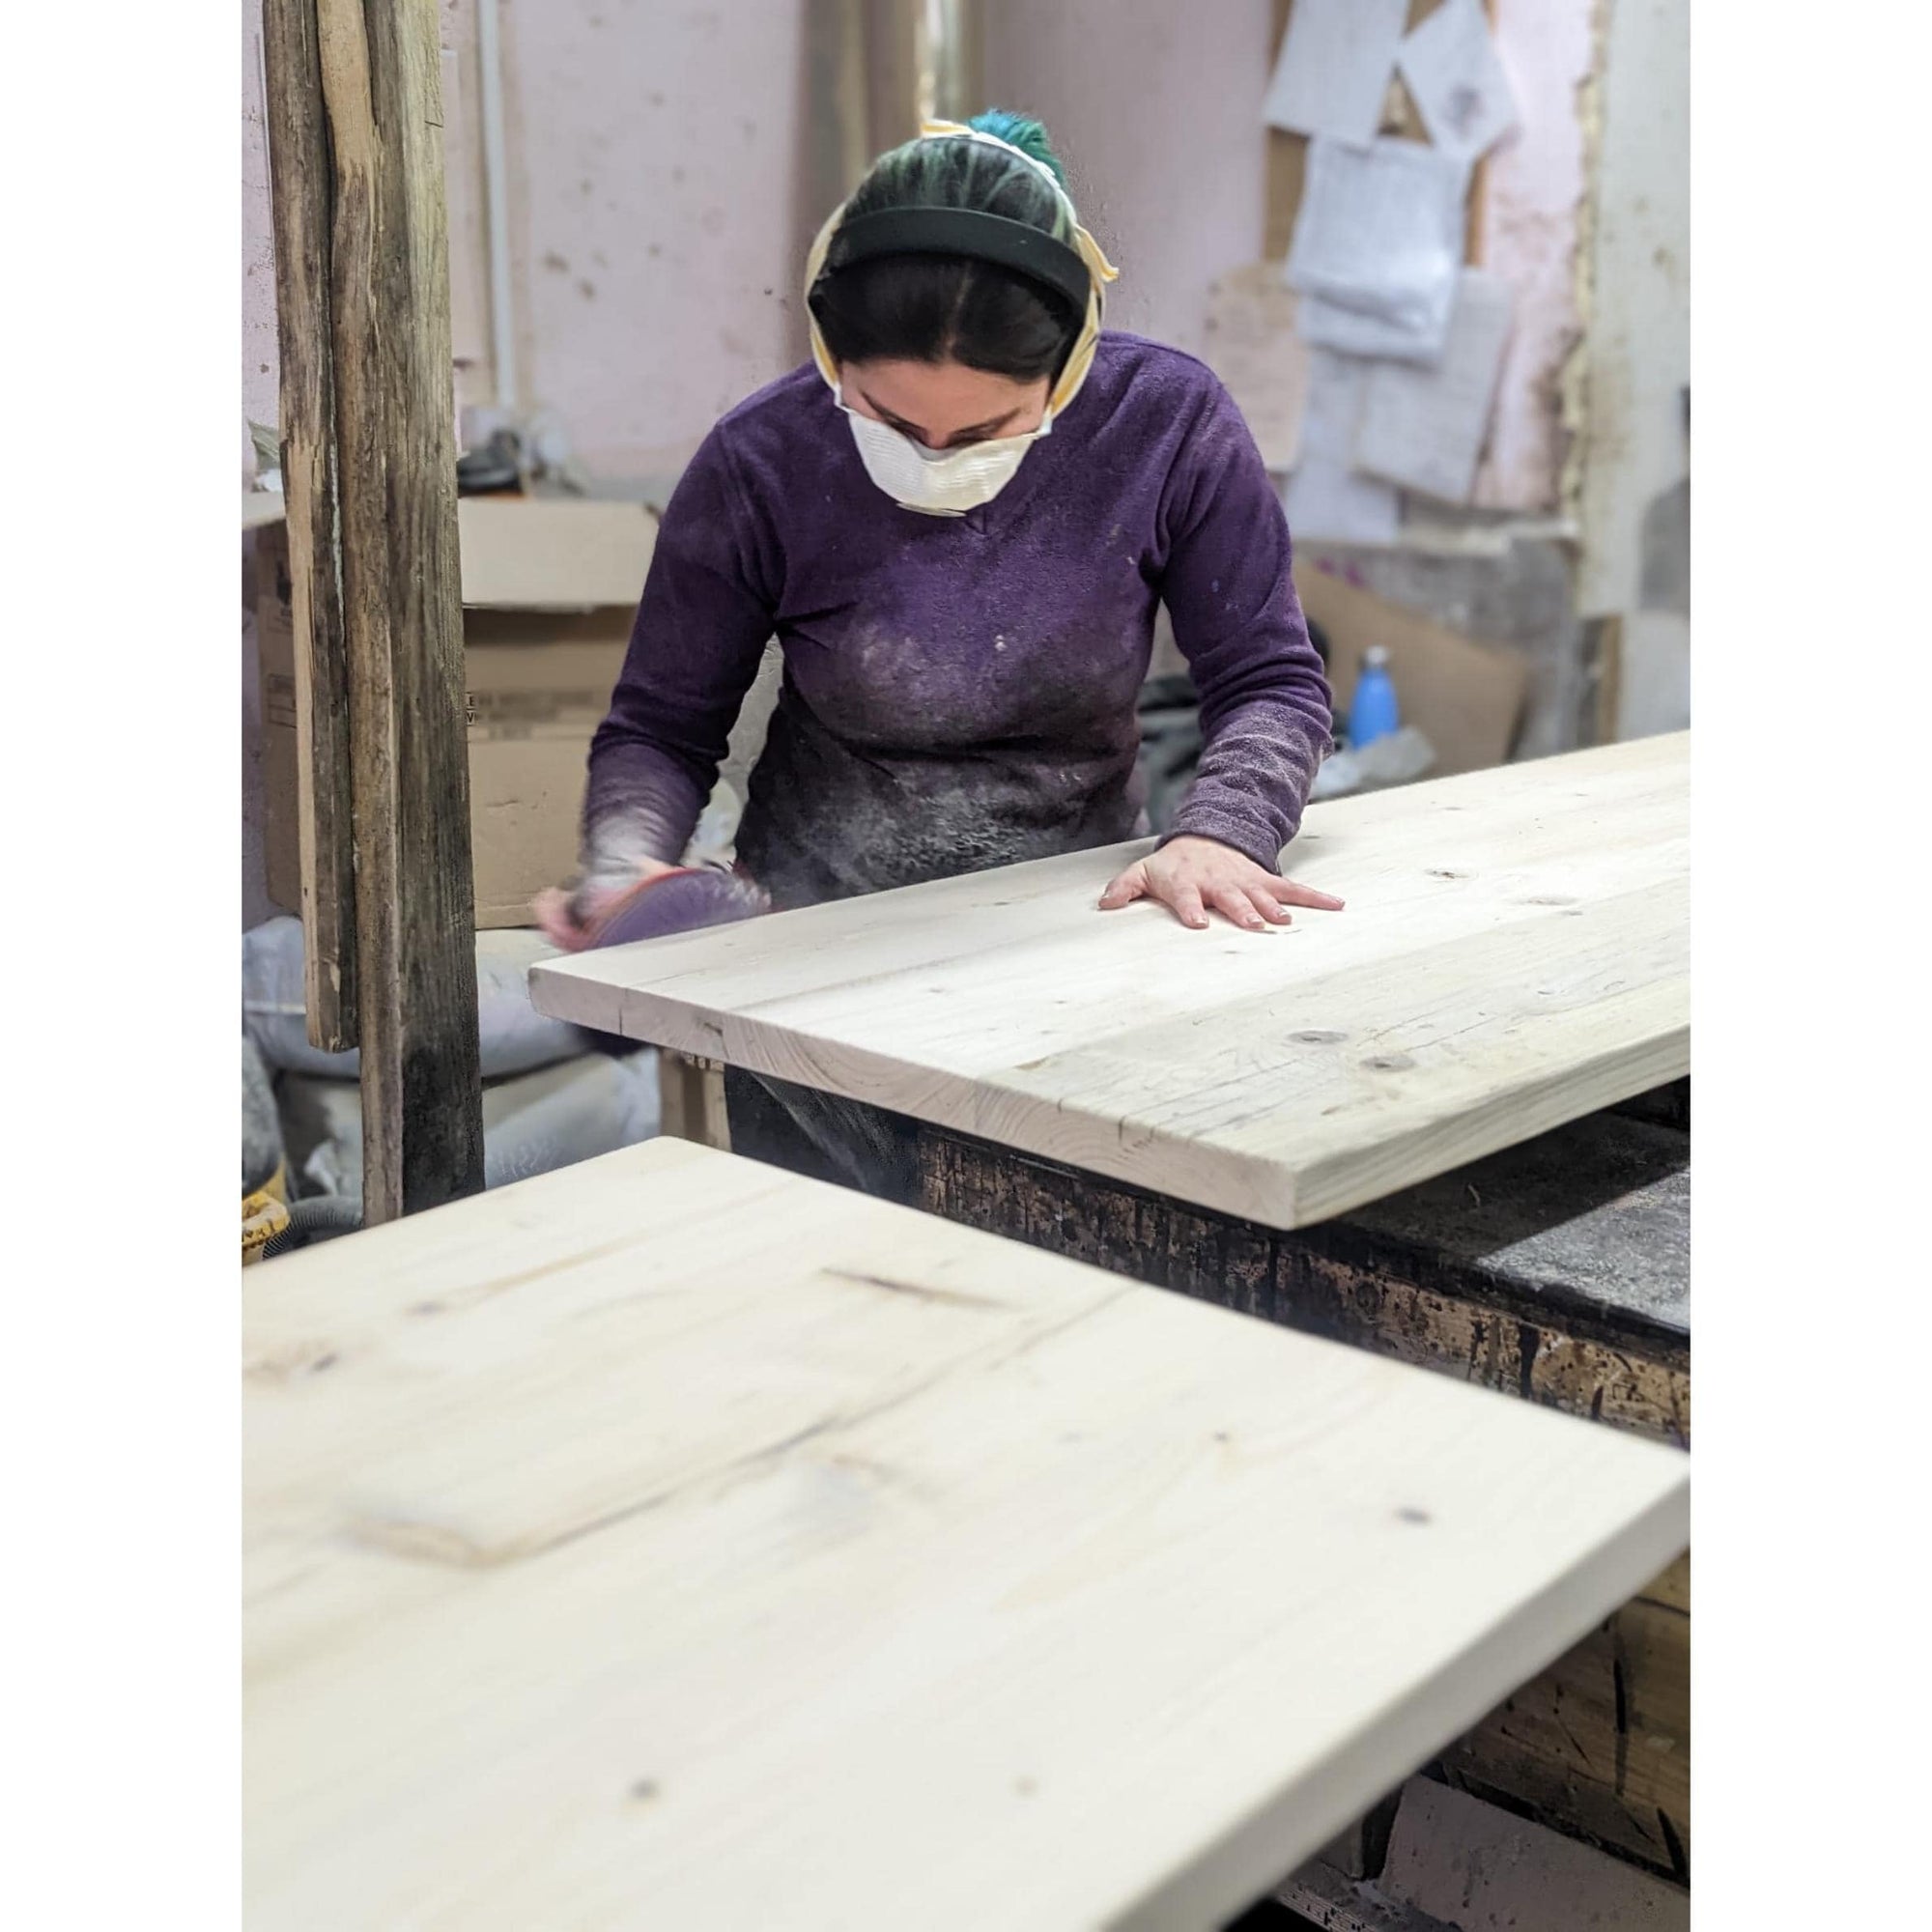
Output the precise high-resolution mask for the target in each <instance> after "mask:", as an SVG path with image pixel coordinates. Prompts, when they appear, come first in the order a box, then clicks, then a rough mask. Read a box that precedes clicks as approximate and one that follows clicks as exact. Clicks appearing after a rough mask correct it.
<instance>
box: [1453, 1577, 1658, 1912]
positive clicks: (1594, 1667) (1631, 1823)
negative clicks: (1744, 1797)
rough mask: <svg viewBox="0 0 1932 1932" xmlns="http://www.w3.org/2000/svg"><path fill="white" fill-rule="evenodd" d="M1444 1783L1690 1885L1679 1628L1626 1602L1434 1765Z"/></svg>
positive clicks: (1652, 1609) (1644, 1604)
mask: <svg viewBox="0 0 1932 1932" xmlns="http://www.w3.org/2000/svg"><path fill="white" fill-rule="evenodd" d="M1442 1764H1443V1769H1444V1770H1445V1771H1446V1772H1447V1773H1448V1775H1449V1776H1450V1777H1451V1780H1452V1781H1453V1782H1455V1783H1458V1784H1461V1785H1463V1787H1464V1788H1465V1789H1468V1790H1470V1791H1473V1792H1475V1793H1476V1794H1477V1795H1478V1796H1489V1797H1500V1798H1502V1799H1505V1800H1506V1801H1508V1802H1509V1803H1510V1804H1513V1805H1515V1806H1518V1807H1520V1808H1521V1809H1523V1810H1525V1811H1527V1812H1528V1813H1529V1814H1530V1815H1531V1816H1533V1817H1535V1818H1537V1819H1538V1820H1539V1821H1540V1822H1548V1821H1552V1820H1553V1821H1558V1822H1559V1823H1560V1825H1561V1827H1562V1829H1563V1830H1564V1831H1565V1832H1566V1833H1568V1834H1569V1835H1572V1836H1576V1837H1580V1838H1583V1839H1585V1840H1586V1841H1588V1842H1590V1843H1594V1844H1597V1845H1601V1846H1603V1847H1604V1848H1605V1849H1606V1850H1609V1851H1614V1852H1616V1853H1618V1854H1620V1855H1621V1856H1623V1857H1625V1858H1631V1859H1634V1860H1636V1861H1639V1862H1640V1863H1643V1864H1645V1865H1648V1866H1650V1867H1651V1868H1652V1869H1653V1870H1655V1871H1658V1872H1661V1873H1662V1874H1663V1875H1665V1876H1666V1877H1671V1878H1676V1879H1678V1880H1681V1881H1683V1880H1688V1879H1689V1878H1690V1617H1689V1616H1687V1615H1686V1614H1685V1613H1684V1612H1683V1611H1682V1610H1675V1609H1667V1608H1665V1607H1663V1606H1662V1605H1659V1604H1656V1603H1653V1602H1650V1601H1648V1600H1647V1599H1645V1598H1637V1599H1635V1600H1634V1601H1633V1602H1631V1603H1630V1604H1627V1605H1625V1606H1624V1607H1623V1608H1622V1609H1621V1610H1619V1611H1618V1612H1617V1613H1616V1614H1615V1615H1614V1616H1612V1617H1611V1618H1610V1619H1609V1620H1608V1621H1607V1622H1606V1623H1605V1624H1604V1625H1603V1626H1602V1627H1601V1628H1600V1629H1598V1630H1596V1631H1593V1632H1592V1633H1591V1634H1590V1635H1589V1636H1588V1637H1586V1638H1585V1639H1584V1640H1583V1641H1582V1642H1581V1643H1580V1644H1577V1646H1576V1647H1575V1648H1574V1649H1572V1650H1569V1651H1567V1652H1565V1654H1564V1655H1563V1656H1562V1657H1561V1658H1559V1659H1558V1660H1557V1661H1556V1662H1554V1663H1553V1664H1551V1665H1550V1666H1549V1667H1548V1669H1547V1670H1544V1671H1542V1672H1540V1673H1539V1674H1538V1675H1537V1676H1536V1677H1534V1678H1533V1679H1531V1681H1530V1682H1529V1683H1527V1684H1525V1685H1524V1686H1522V1688H1521V1689H1520V1690H1517V1691H1515V1692H1513V1693H1512V1694H1511V1695H1510V1696H1509V1697H1507V1698H1505V1699H1504V1700H1503V1702H1502V1703H1501V1704H1500V1705H1498V1706H1497V1708H1496V1709H1495V1710H1493V1711H1492V1712H1491V1713H1490V1715H1489V1716H1488V1717H1486V1718H1485V1719H1483V1720H1482V1722H1481V1723H1479V1724H1477V1725H1476V1726H1475V1727H1474V1729H1473V1730H1471V1731H1469V1732H1468V1733H1467V1734H1466V1735H1464V1736H1463V1737H1462V1738H1459V1739H1458V1740H1457V1741H1456V1743H1455V1744H1454V1745H1452V1746H1451V1747H1449V1748H1448V1749H1447V1750H1446V1751H1445V1752H1444V1753H1443V1758H1442Z"/></svg>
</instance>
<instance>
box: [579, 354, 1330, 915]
mask: <svg viewBox="0 0 1932 1932" xmlns="http://www.w3.org/2000/svg"><path fill="white" fill-rule="evenodd" d="M1161 601H1165V603H1166V605H1167V608H1168V611H1169V614H1170V616H1171V617H1172V619H1173V622H1174V632H1175V638H1176V640H1177V641H1178V643H1179V646H1180V649H1181V651H1182V653H1183V654H1184V655H1185V657H1186V659H1187V662H1188V666H1189V668H1190V670H1191V672H1192V675H1193V679H1194V683H1195V687H1196V689H1197V691H1198V692H1199V694H1200V698H1201V724H1202V731H1203V739H1204V747H1203V752H1202V755H1201V762H1200V769H1199V773H1198V776H1197V777H1196V778H1195V781H1194V783H1193V785H1192V788H1191V789H1190V790H1189V792H1188V794H1187V797H1186V799H1185V801H1184V803H1183V804H1182V806H1181V809H1180V811H1179V816H1178V818H1177V820H1176V822H1175V824H1174V826H1173V828H1172V833H1171V834H1170V836H1173V835H1174V834H1179V833H1198V834H1203V835H1205V836H1206V837H1208V838H1217V839H1220V840H1222V841H1223V842H1225V843H1227V844H1229V845H1233V846H1235V847H1236V848H1237V849H1238V850H1240V851H1242V852H1245V853H1246V854H1247V855H1248V856H1249V857H1250V858H1252V859H1254V860H1256V861H1258V862H1259V863H1260V864H1262V865H1264V866H1265V867H1268V868H1269V869H1270V870H1272V869H1273V868H1274V866H1275V864H1276V859H1277V856H1278V854H1279V853H1280V850H1281V848H1282V847H1283V846H1284V845H1285V844H1287V842H1288V841H1289V839H1290V838H1293V835H1294V832H1295V828H1296V827H1297V825H1298V824H1299V823H1300V819H1301V810H1302V806H1303V804H1304V803H1305V802H1306V799H1307V796H1308V788H1309V786H1310V784H1311V783H1312V782H1313V781H1314V778H1315V772H1316V767H1317V766H1318V764H1319V763H1320V762H1321V755H1322V753H1323V752H1324V751H1325V749H1326V747H1327V744H1328V733H1329V712H1328V691H1327V686H1326V684H1325V683H1324V681H1323V679H1322V675H1321V661H1320V659H1319V658H1318V657H1317V656H1316V653H1315V650H1314V648H1313V646H1312V645H1311V644H1310V643H1309V641H1308V630H1307V626H1306V624H1305V623H1304V621H1303V619H1302V615H1301V607H1300V603H1299V601H1298V600H1297V599H1296V597H1295V594H1294V586H1293V582H1292V581H1291V580H1290V577H1289V535H1288V526H1287V524H1286V522H1285V521H1284V520H1283V517H1282V513H1281V505H1280V502H1279V501H1278V499H1277V497H1276V495H1275V492H1274V488H1273V486H1272V485H1271V483H1270V482H1269V480H1268V476H1267V473H1266V471H1265V470H1264V469H1263V467H1262V460H1261V456H1260V454H1259V452H1258V451H1257V450H1256V448H1255V443H1254V439H1253V437H1252V436H1250V434H1249V433H1248V428H1247V425H1246V424H1245V423H1244V422H1243V421H1242V420H1241V416H1240V413H1239V412H1238V411H1237V410H1236V407H1235V405H1234V402H1233V401H1232V399H1231V398H1230V397H1229V395H1228V393H1227V391H1226V390H1225V389H1224V388H1223V387H1222V386H1221V384H1220V383H1219V382H1218V381H1217V380H1216V379H1215V377H1214V376H1213V374H1212V373H1211V372H1210V371H1209V370H1208V368H1207V367H1206V366H1205V365H1203V364H1202V363H1200V362H1198V361H1196V360H1195V359H1194V358H1193V357H1192V356H1190V355H1182V354H1181V353H1180V352H1179V351H1178V350H1174V349H1166V348H1163V347H1161V346H1160V345H1159V344H1157V343H1152V342H1146V341H1143V340H1141V339H1140V338H1139V337H1136V336H1131V335H1119V334H1112V333H1110V334H1107V335H1105V336H1103V337H1102V339H1101V342H1100V347H1099V353H1098V355H1096V357H1095V359H1094V367H1093V370H1092V372H1091V373H1090V375H1089V376H1088V379H1087V382H1086V384H1085V386H1084V387H1083V388H1082V390H1081V392H1080V394H1079V396H1078V397H1077V398H1076V399H1075V401H1074V403H1073V405H1072V407H1071V408H1070V409H1069V410H1068V411H1067V412H1066V414H1065V416H1064V417H1063V418H1061V419H1059V420H1057V421H1056V422H1055V423H1054V425H1053V431H1052V434H1051V435H1050V436H1048V437H1046V438H1045V439H1044V440H1041V441H1039V442H1037V443H1036V444H1035V445H1034V446H1033V447H1032V449H1030V450H1029V451H1028V453H1027V456H1026V460H1025V461H1024V462H1023V463H1022V464H1021V465H1020V467H1019V470H1018V472H1017V473H1016V474H1015V476H1014V477H1013V480H1012V481H1011V482H1010V483H1009V484H1008V485H1007V487H1006V489H1005V490H1003V491H1002V492H1001V493H1000V495H999V496H998V497H995V498H994V499H993V500H992V502H990V503H988V504H986V505H984V506H983V507H982V508H980V509H978V510H974V511H972V512H970V513H969V514H967V515H966V516H964V517H931V516H923V515H921V514H920V513H918V512H916V511H912V510H906V509H902V508H901V507H900V506H899V505H898V504H896V503H895V502H894V501H893V500H892V499H891V498H890V497H887V496H885V495H884V494H883V493H882V492H881V491H879V490H878V489H877V488H876V487H875V486H874V485H873V484H872V482H871V481H870V480H869V479H868V478H867V475H866V472H865V469H863V468H862V466H861V464H860V461H859V455H858V451H857V450H856V449H855V448H854V446H853V442H852V436H851V432H850V430H849V429H848V428H847V426H846V423H845V420H844V418H843V417H842V416H841V415H839V413H838V411H837V409H836V408H835V407H834V405H833V400H832V395H831V392H830V391H829V390H828V389H827V387H826V385H825V384H824V383H823V382H822V381H821V380H820V378H819V377H818V375H817V373H816V372H815V371H814V370H813V369H812V368H811V367H810V366H809V365H808V366H807V367H805V368H803V369H799V370H796V371H794V372H793V373H792V374H791V375H789V376H786V377H783V378H782V379H781V380H780V381H779V382H777V383H774V384H772V385H771V386H770V387H769V388H766V389H762V390H760V391H759V392H758V394H756V395H755V396H753V397H752V398H751V399H750V400H749V401H748V402H745V403H743V404H741V405H740V406H739V407H738V408H737V409H735V410H733V411H732V412H730V413H729V414H728V415H726V416H725V417H724V418H723V419H722V420H721V421H720V422H719V423H718V425H717V427H716V428H714V429H713V430H712V432H711V434H710V435H709V436H708V437H707V438H706V439H705V441H704V444H703V446H702V448H700V449H699V450H698V452H697V454H696V457H694V458H693V460H692V463H691V466H690V468H689V469H687V470H686V471H685V473H684V476H683V478H682V479H681V481H680V482H679V484H678V487H677V490H676V493H675V494H674V495H673V497H671V500H670V503H669V505H668V507H667V509H666V511H665V515H664V522H663V526H662V528H661V530H660V532H659V535H658V542H657V552H656V554H655V556H654V557H653V559H652V562H651V568H650V575H649V578H648V580H647V581H646V582H645V584H644V592H643V599H642V602H641V603H640V604H639V609H638V617H637V624H636V628H635V629H634V631H633V632H632V636H631V645H630V651H629V654H628V655H627V657H626V659H625V663H624V669H623V674H622V676H621V678H620V679H619V681H618V685H617V689H616V693H615V695H614V696H613V697H612V699H611V713H610V716H609V717H608V718H607V719H606V720H605V722H604V724H603V725H601V726H600V727H599V729H598V732H597V736H596V739H595V742H594V743H593V745H592V747H591V753H590V781H589V789H588V793H587V797H586V800H585V807H584V819H585V834H586V837H585V849H586V861H587V869H588V872H589V874H590V875H591V876H592V877H597V876H608V875H613V874H619V875H620V874H622V873H623V872H624V870H625V868H626V867H627V866H628V865H629V864H630V862H631V861H632V860H634V859H636V858H638V857H651V858H658V859H666V860H675V859H676V858H677V857H678V855H679V854H680V853H681V852H682V850H683V849H684V845H685V842H686V840H687V839H688V838H689V837H690V835H691V832H692V829H693V827H694V826H695V825H696V820H697V816H698V813H699V811H700V810H702V808H703V805H704V802H705V799H706V798H707V796H708V795H709V793H710V790H711V786H712V784H713V782H714V781H715V780H716V777H717V771H718V766H719V763H720V761H721V760H722V759H723V757H724V755H725V746H726V739H727V737H728V735H729V733H730V730H731V727H732V725H733V723H734V722H735V720H736V718H737V714H738V708H739V705H740V703H741V702H742V700H743V698H744V695H745V693H746V691H747V689H748V688H749V687H750V685H751V683H752V680H753V676H754V675H755V674H756V671H757V668H758V662H759V659H760V657H761V655H762V652H763V649H764V645H765V643H766V640H767V639H770V638H773V637H776V638H777V639H778V640H779V643H780V644H781V647H782V649H783V653H784V678H783V684H782V688H781V696H780V698H779V702H778V708H777V710H776V712H775V713H774V715H773V718H772V722H771V727H770V732H769V735H768V737H767V740H766V744H765V749H764V753H763V755H762V756H761V757H760V758H759V760H758V762H757V765H756V767H755V768H754V770H753V774H752V780H751V784H750V788H749V789H750V796H749V798H748V800H747V802H746V805H745V811H744V818H743V821H742V824H741V825H740V828H739V834H738V857H739V860H740V863H741V864H742V865H743V866H744V867H745V868H746V869H747V870H748V871H749V872H751V874H752V875H753V877H754V878H755V879H757V880H758V881H759V882H760V883H761V884H762V885H763V886H764V887H765V888H766V889H767V890H768V891H769V892H770V893H771V894H772V896H773V898H774V900H775V901H776V902H777V903H778V904H780V905H781V906H783V905H798V904H803V903H808V902H810V901H814V900H818V899H827V898H838V897H842V896H845V895H851V894H855V893H866V892H875V891H878V890H880V889H882V888H884V887H888V886H901V885H910V884H914V883H916V882H918V881H921V880H924V879H931V878H939V877H944V876H946V875H947V874H950V873H954V872H965V871H973V870H977V869H979V868H980V867H987V866H999V865H1006V864H1009V863H1010V862H1012V861H1016V860H1021V859H1036V858H1040V857H1043V856H1045V855H1047V854H1050V853H1058V852H1066V851H1072V850H1076V849H1080V848H1084V847H1088V846H1094V845H1103V844H1108V843H1111V842H1113V841H1115V840H1117V839H1122V838H1132V837H1133V836H1134V835H1135V834H1136V832H1140V831H1145V829H1146V825H1145V820H1144V819H1143V817H1142V814H1141V786H1140V781H1139V775H1138V772H1137V770H1136V753H1137V749H1138V746H1139V725H1138V720H1137V716H1136V710H1135V705H1136V699H1137V696H1138V694H1139V692H1140V688H1141V683H1142V680H1143V679H1144V678H1145V676H1146V674H1147V668H1148V659H1149V654H1150V651H1151V642H1152V633H1153V619H1154V608H1155V605H1156V604H1157V603H1159V602H1161Z"/></svg>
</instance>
